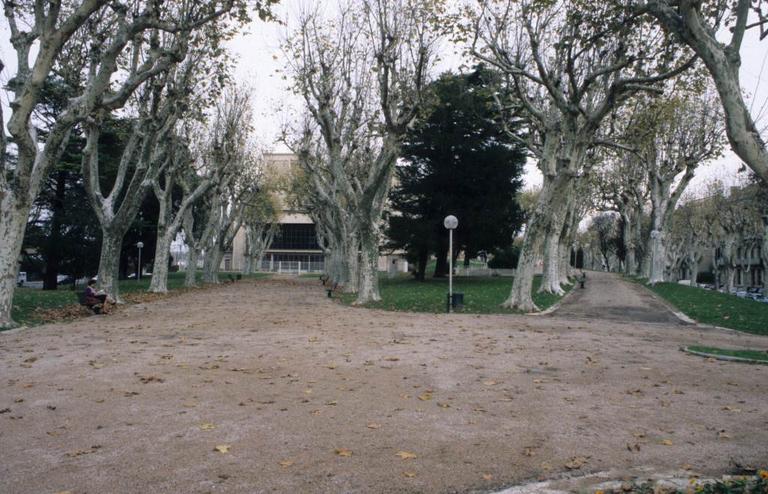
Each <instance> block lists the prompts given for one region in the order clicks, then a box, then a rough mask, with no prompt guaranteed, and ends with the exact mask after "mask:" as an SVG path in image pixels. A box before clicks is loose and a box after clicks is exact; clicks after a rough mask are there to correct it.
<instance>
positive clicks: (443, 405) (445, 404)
mask: <svg viewBox="0 0 768 494" xmlns="http://www.w3.org/2000/svg"><path fill="white" fill-rule="evenodd" d="M437 406H439V407H440V408H451V405H449V404H448V403H440V402H438V403H437Z"/></svg>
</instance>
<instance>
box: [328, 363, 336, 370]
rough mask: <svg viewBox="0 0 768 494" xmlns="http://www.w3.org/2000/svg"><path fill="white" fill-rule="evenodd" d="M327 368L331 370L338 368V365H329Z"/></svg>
mask: <svg viewBox="0 0 768 494" xmlns="http://www.w3.org/2000/svg"><path fill="white" fill-rule="evenodd" d="M327 367H328V368H329V369H331V370H333V369H335V368H336V364H328V365H327Z"/></svg>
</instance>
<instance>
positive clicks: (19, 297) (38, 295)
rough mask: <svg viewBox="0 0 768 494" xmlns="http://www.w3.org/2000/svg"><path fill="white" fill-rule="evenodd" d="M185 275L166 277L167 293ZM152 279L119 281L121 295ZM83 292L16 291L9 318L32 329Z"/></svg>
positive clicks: (255, 276)
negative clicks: (43, 316) (46, 314)
mask: <svg viewBox="0 0 768 494" xmlns="http://www.w3.org/2000/svg"><path fill="white" fill-rule="evenodd" d="M229 274H233V276H234V275H235V273H221V274H219V278H220V279H221V280H222V281H225V280H227V279H228V275H229ZM185 276H186V273H184V272H183V271H182V272H177V273H168V290H169V291H173V290H177V289H179V288H182V287H183V286H184V278H185ZM266 276H269V275H268V274H266V273H255V274H252V275H247V276H243V278H244V279H259V278H264V277H266ZM150 281H151V276H145V277H143V278H142V279H141V280H121V281H120V293H122V294H128V293H135V292H140V291H146V290H148V289H149V283H150ZM83 290H85V287H82V286H78V287H77V291H74V290H72V289H71V286H69V285H67V286H62V287H60V288H59V289H58V290H39V289H34V288H16V290H15V291H14V294H13V309H12V310H11V317H12V318H13V320H14V321H16V323H18V324H20V325H23V326H34V325H37V324H41V323H42V322H43V321H42V319H41V317H40V312H41V311H46V310H50V309H61V308H63V307H67V306H70V305H74V304H77V303H78V293H79V292H81V291H83Z"/></svg>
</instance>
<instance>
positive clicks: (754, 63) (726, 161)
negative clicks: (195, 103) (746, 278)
mask: <svg viewBox="0 0 768 494" xmlns="http://www.w3.org/2000/svg"><path fill="white" fill-rule="evenodd" d="M319 1H324V2H325V3H327V4H328V5H334V4H335V2H334V1H333V0H331V1H328V0H319ZM306 2H307V0H283V1H282V2H281V4H280V5H279V6H278V7H277V8H276V11H277V14H278V16H279V18H280V19H281V20H283V22H284V23H285V25H279V24H277V23H263V22H260V21H256V22H254V23H253V24H251V25H250V26H249V27H248V29H247V32H245V33H244V34H242V35H240V36H238V37H236V38H235V39H233V40H232V41H231V42H230V43H229V46H230V49H231V50H232V52H233V53H234V55H235V59H236V60H237V66H236V68H235V75H236V78H237V79H238V80H239V81H242V82H245V83H247V84H248V85H249V86H250V87H251V88H252V89H253V92H254V98H253V99H254V102H255V105H256V108H255V110H256V112H255V114H256V121H255V122H254V124H255V127H256V129H257V131H258V133H259V135H260V136H261V137H260V139H261V141H262V144H263V145H264V146H265V147H266V148H267V149H272V150H274V151H286V149H285V148H284V147H282V146H281V145H280V144H279V143H277V141H276V138H277V136H278V135H279V132H280V128H281V126H282V124H283V123H285V122H286V121H290V120H291V119H292V118H295V117H296V115H297V113H298V110H299V109H300V105H301V101H300V100H299V99H298V98H297V97H296V96H295V95H292V94H290V92H289V91H288V81H286V80H284V79H283V75H282V72H279V71H281V70H282V69H283V59H282V53H281V51H280V40H281V39H282V37H283V36H284V34H285V32H286V29H291V27H292V25H293V24H294V23H293V22H292V21H291V20H292V19H295V18H296V14H297V12H298V8H299V6H300V5H301V4H302V3H306ZM9 35H10V33H9V29H8V26H7V23H6V22H4V19H3V21H2V22H0V59H1V60H2V61H3V62H4V63H5V65H6V68H5V70H4V71H3V73H2V74H0V83H2V84H3V85H4V84H5V82H7V80H8V79H9V77H10V75H11V74H13V73H15V67H16V63H15V52H14V51H13V49H12V48H11V46H10V43H9V41H8V38H9ZM444 50H445V52H446V53H444V54H443V56H442V58H443V60H444V61H443V62H442V63H441V65H440V66H439V67H438V69H437V71H439V72H442V71H445V70H450V69H458V67H459V66H460V65H461V64H462V62H465V61H464V60H462V59H461V58H460V57H458V56H455V55H452V53H453V51H454V50H455V48H454V47H452V46H450V45H449V44H445V45H444ZM767 58H768V40H766V41H764V42H763V43H760V42H759V41H758V39H757V36H756V33H755V32H750V33H749V34H748V36H747V38H746V39H745V41H744V45H743V47H742V59H743V62H742V68H741V81H742V85H743V87H744V89H745V91H746V92H748V93H749V94H750V95H754V97H750V102H751V104H752V113H753V115H759V119H758V128H761V129H765V128H766V127H767V126H768V79H766V76H767V74H768V67H766V59H767ZM0 93H1V94H2V96H0V99H1V100H2V105H3V110H4V111H3V113H4V117H5V119H6V120H7V118H8V113H9V112H8V95H7V93H6V92H5V91H0ZM764 135H765V133H764ZM739 164H740V162H739V160H738V158H736V157H735V156H734V155H733V154H732V153H731V152H730V151H729V152H728V153H727V154H726V156H725V157H723V158H721V159H719V160H717V161H716V162H714V163H712V164H710V165H707V166H705V167H703V168H702V169H700V170H699V173H698V176H697V178H696V179H695V180H694V183H693V184H692V186H691V188H692V189H694V190H695V189H696V188H698V187H699V186H700V184H702V183H704V182H706V181H707V180H711V179H712V178H714V177H718V178H721V179H723V180H725V181H726V182H728V183H735V182H736V180H737V174H736V170H737V169H738V168H739ZM742 175H743V174H742ZM525 178H526V183H527V184H528V185H535V184H538V183H540V181H541V176H540V174H539V173H538V171H537V170H536V167H535V166H534V165H533V163H531V164H529V166H528V167H527V168H526V177H525Z"/></svg>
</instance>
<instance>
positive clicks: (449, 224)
mask: <svg viewBox="0 0 768 494" xmlns="http://www.w3.org/2000/svg"><path fill="white" fill-rule="evenodd" d="M443 226H444V227H445V228H446V229H447V230H448V312H449V313H450V312H453V231H454V230H455V229H456V227H457V226H459V220H458V219H457V218H456V217H455V216H454V215H452V214H450V215H448V216H446V217H445V219H444V220H443Z"/></svg>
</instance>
